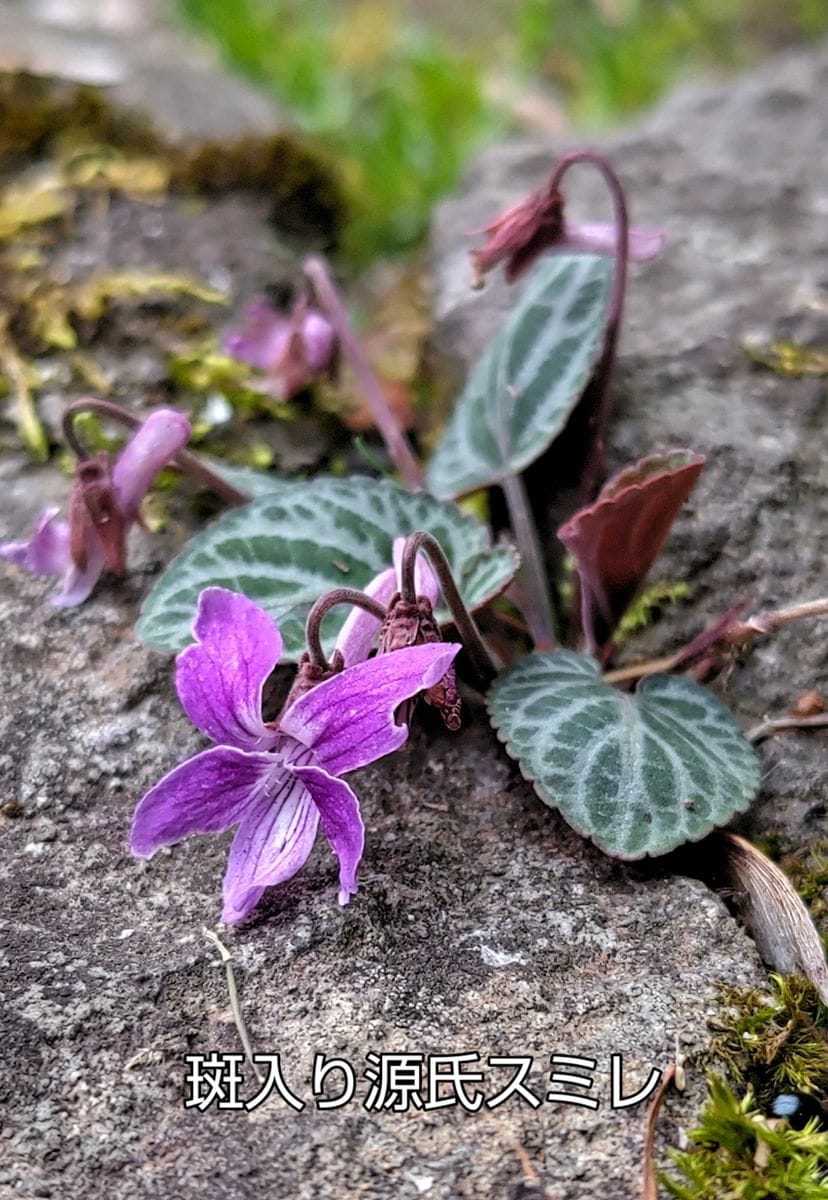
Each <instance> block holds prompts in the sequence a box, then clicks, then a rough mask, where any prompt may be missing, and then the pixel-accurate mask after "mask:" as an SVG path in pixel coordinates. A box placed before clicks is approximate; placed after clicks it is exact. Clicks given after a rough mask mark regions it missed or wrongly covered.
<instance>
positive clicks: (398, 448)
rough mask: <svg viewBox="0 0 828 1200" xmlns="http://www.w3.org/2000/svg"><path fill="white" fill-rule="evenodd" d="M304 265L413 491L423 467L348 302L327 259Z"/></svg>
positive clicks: (391, 453)
mask: <svg viewBox="0 0 828 1200" xmlns="http://www.w3.org/2000/svg"><path fill="white" fill-rule="evenodd" d="M303 269H304V272H305V274H306V275H307V277H308V279H309V280H310V281H311V283H312V284H313V288H314V292H315V293H316V301H317V304H318V305H319V307H320V308H321V309H322V311H323V312H324V313H325V315H326V316H327V318H328V320H329V321H330V323H331V325H332V326H333V328H334V330H335V331H336V335H337V337H338V338H339V345H340V346H341V348H342V352H343V354H344V355H345V356H346V358H347V359H348V360H349V361H350V363H351V366H352V367H353V369H354V374H355V375H356V377H357V380H358V382H359V386H360V388H361V389H362V393H363V395H364V396H365V400H366V402H367V404H368V407H369V408H370V410H371V415H372V416H373V418H374V424H375V425H376V427H377V429H378V430H379V432H380V434H381V436H382V439H383V441H384V442H385V446H386V449H387V450H388V454H389V457H390V459H391V461H392V462H393V464H394V466H395V467H396V468H397V471H398V472H399V475H400V478H401V479H402V481H403V483H404V484H405V486H406V487H407V488H408V489H409V490H410V491H418V490H419V489H420V488H422V486H423V469H422V467H421V466H420V464H419V463H418V462H417V459H416V458H415V456H414V451H413V450H412V449H411V444H410V442H409V440H408V438H407V437H406V436H405V433H404V432H403V429H402V427H401V426H400V423H399V421H398V420H397V418H396V416H395V415H394V413H393V412H392V410H391V407H390V405H389V404H388V400H387V399H386V396H385V392H384V391H383V387H382V384H381V383H380V381H379V379H377V376H376V374H375V373H374V369H373V367H372V366H371V364H370V363H369V361H368V359H367V357H366V355H365V351H364V350H363V349H362V346H361V345H360V341H359V338H358V337H357V335H356V333H355V332H354V330H353V328H352V326H351V323H350V321H349V320H348V315H347V313H346V312H345V306H344V305H343V303H342V301H341V299H340V298H339V295H338V293H337V290H336V287H335V286H334V282H333V280H332V279H331V276H330V273H329V271H328V269H327V267H326V265H325V263H324V262H323V261H322V259H321V258H308V259H306V260H305V263H304V266H303Z"/></svg>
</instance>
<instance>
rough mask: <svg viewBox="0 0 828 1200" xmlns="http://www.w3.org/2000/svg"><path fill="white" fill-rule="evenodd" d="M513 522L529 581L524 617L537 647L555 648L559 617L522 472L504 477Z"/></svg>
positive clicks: (513, 530)
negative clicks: (552, 599)
mask: <svg viewBox="0 0 828 1200" xmlns="http://www.w3.org/2000/svg"><path fill="white" fill-rule="evenodd" d="M500 486H501V487H502V488H503V494H504V496H505V497H506V505H507V507H508V509H509V521H510V523H511V526H512V533H513V534H514V535H515V542H516V543H517V548H518V550H519V552H520V560H521V572H522V575H523V579H524V582H525V584H526V592H527V601H528V602H527V603H526V604H525V605H524V606H523V607H524V616H525V617H526V622H527V624H528V626H529V630H530V632H531V634H532V640H533V642H534V643H535V649H536V650H551V649H552V648H553V646H554V645H555V617H554V614H553V612H552V601H551V599H550V596H549V583H548V580H547V576H546V568H545V565H544V561H543V551H542V550H541V545H540V541H539V539H538V532H537V529H536V528H535V522H534V520H533V518H532V509H531V507H530V504H529V497H528V495H527V494H526V485H525V484H524V482H523V478H522V477H521V476H520V475H507V476H506V478H505V479H503V480H501V485H500Z"/></svg>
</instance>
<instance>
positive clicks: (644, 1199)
mask: <svg viewBox="0 0 828 1200" xmlns="http://www.w3.org/2000/svg"><path fill="white" fill-rule="evenodd" d="M676 1070H677V1067H676V1066H675V1064H673V1065H671V1066H669V1067H668V1068H667V1070H666V1071H665V1072H664V1075H663V1076H662V1079H661V1083H660V1084H659V1085H658V1091H657V1092H656V1094H655V1095H654V1096H653V1098H652V1101H651V1103H650V1107H649V1109H648V1110H647V1128H646V1130H645V1132H644V1152H643V1154H642V1156H641V1162H642V1176H641V1200H658V1176H657V1175H656V1166H655V1154H654V1153H653V1151H654V1147H655V1131H656V1125H657V1124H658V1114H659V1113H660V1112H661V1106H662V1104H663V1103H664V1097H665V1096H666V1095H667V1089H668V1088H669V1087H670V1085H671V1083H672V1082H673V1079H674V1078H675V1074H676Z"/></svg>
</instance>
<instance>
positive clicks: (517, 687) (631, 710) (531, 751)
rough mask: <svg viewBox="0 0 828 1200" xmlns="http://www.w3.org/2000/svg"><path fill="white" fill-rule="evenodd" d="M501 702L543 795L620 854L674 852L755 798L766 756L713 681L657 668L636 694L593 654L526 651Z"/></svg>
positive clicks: (500, 721)
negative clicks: (607, 673) (623, 688)
mask: <svg viewBox="0 0 828 1200" xmlns="http://www.w3.org/2000/svg"><path fill="white" fill-rule="evenodd" d="M489 710H490V712H491V715H492V721H493V724H494V726H495V728H496V729H497V732H498V736H499V737H500V738H501V739H502V741H504V742H505V743H506V748H507V750H508V751H509V753H510V754H511V756H512V757H513V758H515V759H517V760H518V762H519V764H520V768H521V771H522V772H523V774H524V776H525V777H526V778H527V779H530V780H531V781H532V782H533V783H534V785H535V790H536V791H537V793H538V795H539V796H540V797H541V799H542V800H544V801H545V802H546V803H547V804H549V805H550V806H551V807H553V808H557V809H558V810H559V811H560V812H561V814H562V815H563V817H564V818H565V819H566V820H567V821H568V822H569V824H570V825H572V827H573V828H574V829H577V831H578V832H579V833H582V834H584V835H585V836H587V837H589V838H591V839H592V840H593V841H594V842H595V844H596V845H597V846H600V848H601V849H602V850H605V851H606V852H607V853H608V854H613V855H615V856H616V857H618V858H625V859H635V858H643V857H644V856H645V855H648V854H650V855H657V854H666V853H667V851H669V850H672V849H674V848H675V847H676V846H679V845H681V843H682V842H687V841H696V840H697V839H698V838H701V837H704V836H705V834H707V833H709V832H710V830H711V829H714V828H715V827H716V826H719V825H724V824H725V823H726V822H727V821H729V820H730V819H731V817H733V816H734V815H735V814H736V813H739V812H744V810H745V809H746V808H747V807H748V805H749V804H750V802H751V800H752V799H753V796H754V795H755V792H756V789H757V787H758V784H759V763H758V760H757V758H756V755H755V754H754V752H753V749H752V748H751V746H750V745H749V744H748V742H747V741H746V739H745V737H744V735H743V734H742V731H741V729H740V728H739V726H738V725H737V724H736V721H735V720H734V719H733V717H732V716H731V715H730V713H729V712H728V711H727V709H726V708H725V707H724V706H723V705H722V704H720V703H719V701H718V700H717V699H716V698H715V697H714V696H712V695H711V693H710V692H708V691H707V690H706V689H705V688H702V687H700V686H699V685H698V684H696V683H692V682H691V681H690V680H687V679H681V678H678V677H676V676H672V675H654V676H652V677H651V678H649V679H647V680H645V682H644V683H643V684H642V685H641V686H640V687H639V688H638V690H637V691H636V692H635V693H633V694H625V693H623V692H620V691H617V690H616V689H615V688H613V687H610V686H609V685H608V684H605V683H604V682H603V681H602V680H601V677H600V673H599V669H598V664H597V663H596V662H595V660H594V659H592V658H589V657H588V656H587V655H584V654H576V653H574V652H573V651H571V650H556V651H554V652H552V653H547V654H531V655H529V656H528V657H527V658H523V659H521V660H520V661H519V662H518V663H517V664H516V665H515V666H514V667H512V668H510V669H509V670H508V671H507V672H506V673H505V674H504V675H502V676H501V677H500V679H498V680H497V682H496V683H495V685H494V687H493V688H492V690H491V692H490V693H489Z"/></svg>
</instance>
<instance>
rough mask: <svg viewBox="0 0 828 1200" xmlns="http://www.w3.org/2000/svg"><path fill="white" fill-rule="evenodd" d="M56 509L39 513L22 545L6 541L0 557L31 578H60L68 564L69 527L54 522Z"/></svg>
mask: <svg viewBox="0 0 828 1200" xmlns="http://www.w3.org/2000/svg"><path fill="white" fill-rule="evenodd" d="M57 514H58V509H56V508H49V509H47V510H46V511H45V512H43V513H41V514H40V518H39V520H38V522H37V525H36V526H35V531H34V533H33V534H32V535H31V537H30V538H28V539H27V540H26V541H25V542H6V543H5V544H4V545H2V546H0V558H7V559H8V560H9V562H13V563H15V564H16V565H17V566H18V567H23V568H25V570H27V571H31V572H32V574H33V575H62V574H63V572H64V571H66V570H68V568H69V566H70V565H71V561H72V560H71V556H70V554H69V526H68V525H67V524H66V522H65V521H57V520H56V519H55V518H56V517H57Z"/></svg>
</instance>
